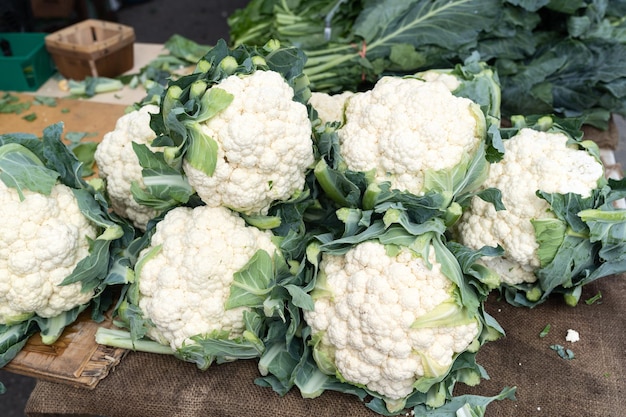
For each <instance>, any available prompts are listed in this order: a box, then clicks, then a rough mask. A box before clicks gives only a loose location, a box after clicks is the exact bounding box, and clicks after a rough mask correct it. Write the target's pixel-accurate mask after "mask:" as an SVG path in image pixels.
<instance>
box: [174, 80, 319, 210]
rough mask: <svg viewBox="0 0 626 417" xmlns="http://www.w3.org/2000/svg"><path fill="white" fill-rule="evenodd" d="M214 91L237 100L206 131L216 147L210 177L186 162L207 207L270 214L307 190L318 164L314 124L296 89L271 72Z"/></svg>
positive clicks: (191, 180) (192, 182)
mask: <svg viewBox="0 0 626 417" xmlns="http://www.w3.org/2000/svg"><path fill="white" fill-rule="evenodd" d="M212 88H220V89H222V90H225V91H227V92H228V93H230V94H232V95H233V96H234V98H233V101H232V102H231V103H230V105H228V107H226V109H224V110H223V111H221V112H220V113H219V114H217V115H216V116H215V117H213V118H211V119H209V120H207V121H206V122H204V123H202V131H203V133H204V134H206V135H207V136H209V137H211V138H212V139H213V140H214V141H215V142H217V145H218V151H217V165H216V168H215V172H214V173H213V175H212V176H208V175H206V174H205V173H204V172H203V171H201V170H199V169H196V168H194V167H192V166H191V165H190V163H189V162H188V161H187V160H185V161H184V162H183V169H184V171H185V174H186V175H187V177H188V180H189V184H190V185H191V186H192V187H193V188H194V189H195V190H196V191H197V193H198V196H199V197H200V198H201V199H202V201H204V202H205V203H206V204H207V205H209V206H212V207H216V206H226V207H229V208H231V209H232V210H235V211H238V212H242V213H245V214H266V213H267V210H268V209H269V206H270V205H271V203H272V202H274V201H283V200H286V199H288V198H290V197H291V196H293V195H294V194H295V193H296V192H298V191H300V190H302V189H303V187H304V182H305V174H306V171H307V170H308V169H309V168H310V166H311V165H312V164H313V162H314V155H313V146H312V139H311V123H310V121H309V117H308V112H307V109H306V106H305V105H303V104H302V103H298V102H296V101H294V100H293V97H294V92H293V89H292V88H291V87H290V86H289V84H287V82H286V81H285V80H284V79H283V78H282V76H281V75H280V74H279V73H277V72H273V71H256V72H254V73H252V74H251V75H245V76H239V75H232V76H230V77H228V78H226V79H224V80H222V81H221V82H220V83H219V84H217V85H216V86H214V87H212Z"/></svg>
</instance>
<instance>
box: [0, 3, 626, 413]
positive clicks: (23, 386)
mask: <svg viewBox="0 0 626 417" xmlns="http://www.w3.org/2000/svg"><path fill="white" fill-rule="evenodd" d="M130 3H132V4H130ZM247 3H248V1H247V0H207V1H202V0H176V1H171V0H169V1H168V0H148V1H142V2H138V1H134V2H128V4H127V5H124V6H123V7H122V8H121V9H119V10H118V11H117V19H118V21H119V22H120V23H123V24H126V25H129V26H132V27H133V28H134V30H135V36H136V40H137V42H145V43H163V42H165V41H166V40H167V39H169V37H170V36H171V35H173V34H175V33H177V34H180V35H182V36H185V37H187V38H189V39H192V40H194V41H196V42H198V43H201V44H207V45H210V44H214V43H215V42H216V41H217V40H218V39H220V38H227V36H228V26H227V24H226V17H227V16H229V15H230V14H231V13H232V12H233V11H234V10H236V9H237V8H240V7H243V6H245V5H246V4H247ZM618 125H619V131H620V133H621V135H620V143H619V147H618V149H617V150H616V152H615V156H616V160H617V162H618V163H620V164H621V165H622V167H623V168H626V121H624V119H623V118H618ZM0 381H2V382H3V383H4V384H5V385H6V386H7V389H8V391H7V393H6V394H4V395H1V396H0V417H23V416H24V407H25V405H26V402H27V401H28V397H29V395H30V392H31V391H32V389H33V388H34V386H35V381H34V380H33V379H32V378H28V377H24V376H20V375H15V374H12V373H9V372H6V371H2V370H0Z"/></svg>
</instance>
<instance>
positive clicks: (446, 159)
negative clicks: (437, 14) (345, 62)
mask: <svg viewBox="0 0 626 417" xmlns="http://www.w3.org/2000/svg"><path fill="white" fill-rule="evenodd" d="M345 114H346V122H345V124H344V125H343V126H342V127H341V128H340V129H339V130H338V134H339V140H340V146H341V154H342V156H343V158H344V159H345V161H346V164H347V166H348V168H349V169H351V170H353V171H370V170H373V171H374V174H375V180H376V181H377V182H383V181H389V182H390V183H391V186H392V188H395V189H398V190H400V191H408V192H411V193H413V194H416V195H420V194H422V190H423V183H424V175H425V172H427V171H431V170H435V171H438V170H443V169H449V168H453V167H455V166H456V165H458V164H460V163H461V161H462V160H463V158H466V157H467V155H468V154H470V155H471V154H474V153H475V151H476V149H477V148H478V147H479V145H480V143H481V141H482V139H483V134H484V131H485V119H484V115H483V114H482V112H481V111H480V108H479V106H478V105H477V104H476V103H474V102H472V101H471V100H469V99H467V98H461V97H456V96H454V95H453V94H452V93H451V92H450V91H449V89H448V88H447V87H446V85H445V84H443V83H442V82H437V81H433V82H424V81H422V80H419V79H414V78H399V77H383V78H381V79H380V80H379V81H378V82H377V83H376V85H375V86H374V88H373V89H372V90H369V91H367V92H364V93H359V94H357V95H355V96H353V97H352V98H351V99H350V100H349V101H348V102H347V106H346V112H345Z"/></svg>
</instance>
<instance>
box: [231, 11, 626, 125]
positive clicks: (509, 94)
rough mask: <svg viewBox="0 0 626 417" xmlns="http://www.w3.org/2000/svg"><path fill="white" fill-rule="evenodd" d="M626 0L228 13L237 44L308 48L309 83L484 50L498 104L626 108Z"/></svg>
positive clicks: (590, 110)
mask: <svg viewBox="0 0 626 417" xmlns="http://www.w3.org/2000/svg"><path fill="white" fill-rule="evenodd" d="M625 15H626V2H624V1H608V0H594V1H591V0H575V1H567V2H566V1H556V0H552V1H548V0H534V1H514V0H486V1H485V0H481V1H478V0H436V1H430V0H410V1H405V0H384V1H374V0H326V1H319V2H315V3H314V4H312V3H310V2H305V1H298V0H253V1H251V2H250V3H249V4H248V5H247V6H246V7H245V8H243V9H240V10H237V11H236V12H235V13H233V14H232V15H231V16H230V17H229V20H228V22H229V25H230V37H231V43H232V44H233V45H238V44H241V43H248V44H254V43H260V44H263V43H265V42H266V41H267V40H268V39H269V38H275V39H278V40H279V41H281V42H282V43H283V44H286V45H287V44H291V45H295V46H298V47H300V48H302V49H303V51H304V52H305V54H306V56H307V63H306V65H305V68H304V72H305V73H306V74H307V75H308V76H309V78H310V80H311V83H312V88H313V90H317V91H329V92H339V91H345V90H349V91H357V90H359V89H366V88H368V87H367V86H368V85H369V84H371V83H373V82H375V81H376V80H377V79H378V78H379V77H380V76H381V75H384V74H391V73H394V74H410V73H414V72H417V71H420V70H424V69H430V68H437V67H444V68H445V67H452V66H454V65H456V64H458V63H461V62H463V61H464V60H465V59H466V58H467V57H468V56H469V55H470V54H472V53H473V52H476V51H477V52H478V53H479V54H480V57H481V59H482V60H484V61H485V62H487V63H489V64H490V65H492V66H493V67H494V68H496V70H497V72H498V74H499V76H500V79H501V82H502V114H503V115H504V116H506V117H509V116H511V115H515V114H525V115H531V114H550V113H554V114H557V115H560V116H584V117H585V123H587V124H590V125H593V126H596V127H598V128H601V129H605V128H606V127H607V123H608V121H609V118H610V113H618V114H626V106H625V104H624V103H625V100H624V98H625V97H626V88H625V87H624V86H625V85H626V83H625V79H626V67H625V66H624V65H623V64H622V63H623V62H624V60H625V59H626V20H625V19H624V16H625Z"/></svg>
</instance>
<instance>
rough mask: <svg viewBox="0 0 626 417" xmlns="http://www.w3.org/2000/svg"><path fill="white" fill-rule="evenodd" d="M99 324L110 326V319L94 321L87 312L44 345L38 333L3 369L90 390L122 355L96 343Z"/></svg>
mask: <svg viewBox="0 0 626 417" xmlns="http://www.w3.org/2000/svg"><path fill="white" fill-rule="evenodd" d="M99 327H107V328H110V327H112V323H111V320H106V321H104V322H102V323H96V322H94V321H92V320H91V318H90V315H89V311H85V312H83V313H82V314H81V315H80V316H79V317H78V319H77V320H76V321H75V322H74V323H72V324H71V325H70V326H68V327H66V328H65V331H64V332H63V334H62V335H61V337H60V338H59V339H58V340H57V341H56V342H55V343H54V344H52V345H45V344H43V343H42V341H41V337H40V336H39V333H36V334H34V335H33V336H31V338H30V339H29V340H28V342H27V343H26V345H25V346H24V348H23V349H22V350H21V351H20V352H19V353H18V354H17V356H16V357H15V358H13V360H12V361H11V362H9V363H8V364H7V365H6V366H5V367H4V368H3V369H4V370H6V371H9V372H13V373H16V374H21V375H26V376H30V377H34V378H37V379H42V380H47V381H52V382H61V383H65V384H69V385H72V386H75V387H82V388H87V389H93V388H95V387H96V385H97V384H98V382H100V381H101V380H102V379H103V378H104V377H106V376H107V375H108V374H109V372H110V371H111V369H113V367H115V365H117V364H118V363H119V362H120V361H121V360H122V358H123V357H124V355H125V354H126V352H127V351H126V350H125V349H119V348H113V347H109V346H103V345H99V344H97V343H96V340H95V334H96V331H97V330H98V328H99Z"/></svg>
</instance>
